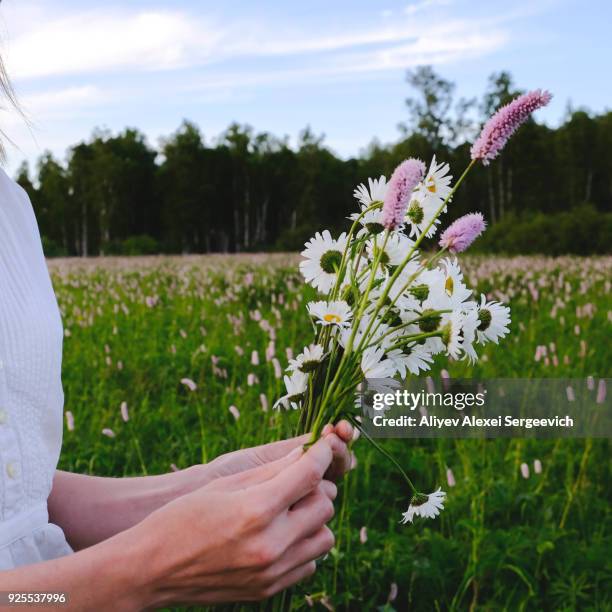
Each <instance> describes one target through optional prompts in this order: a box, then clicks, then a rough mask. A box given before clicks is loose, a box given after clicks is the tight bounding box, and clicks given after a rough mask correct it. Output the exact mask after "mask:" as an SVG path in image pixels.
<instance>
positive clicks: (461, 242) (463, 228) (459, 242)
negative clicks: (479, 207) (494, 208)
mask: <svg viewBox="0 0 612 612" xmlns="http://www.w3.org/2000/svg"><path fill="white" fill-rule="evenodd" d="M485 227H486V223H485V220H484V218H483V216H482V215H481V214H480V213H470V214H469V215H464V216H463V217H460V218H459V219H457V220H456V221H454V222H453V223H451V224H450V225H449V226H448V227H447V228H446V230H444V232H443V233H442V236H440V246H441V247H446V248H447V249H448V250H449V251H450V252H451V253H462V252H463V251H465V249H467V248H468V247H469V246H470V245H471V244H472V242H474V240H476V238H478V236H480V234H482V232H484V229H485Z"/></svg>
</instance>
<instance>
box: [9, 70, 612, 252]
mask: <svg viewBox="0 0 612 612" xmlns="http://www.w3.org/2000/svg"><path fill="white" fill-rule="evenodd" d="M407 91H408V93H409V96H408V97H407V99H406V115H405V117H404V121H403V122H402V123H400V124H399V125H398V139H397V141H396V142H394V143H390V144H383V143H381V142H378V141H374V142H372V143H370V145H369V146H368V147H366V148H365V149H364V150H363V151H361V152H360V153H359V155H358V156H356V157H353V158H350V159H342V158H340V157H338V156H337V155H336V154H335V153H334V152H333V151H332V150H331V149H330V148H329V147H327V146H326V144H325V139H324V136H323V135H318V134H316V132H315V131H314V130H313V129H312V128H311V127H306V128H305V129H304V130H303V131H302V132H301V134H300V136H299V139H298V142H297V144H296V145H295V146H293V147H292V146H290V144H289V139H288V138H287V137H278V136H275V135H273V134H270V133H266V132H257V131H255V130H254V129H253V128H252V127H251V126H249V125H241V124H238V123H232V124H231V125H230V126H229V127H228V128H227V130H226V131H225V132H224V133H223V134H221V135H220V136H218V137H216V138H214V139H213V138H209V137H205V135H204V134H202V132H201V130H200V129H199V127H198V126H197V125H196V124H195V123H193V122H191V121H188V120H184V121H183V123H182V124H181V125H180V127H179V128H178V129H177V131H176V132H175V133H174V134H172V135H170V136H168V137H167V138H163V139H161V141H160V143H159V146H158V147H154V146H152V145H151V144H150V143H149V142H147V139H146V137H145V135H144V134H143V133H142V132H140V131H139V130H138V129H136V128H126V129H125V130H124V131H123V132H121V133H119V134H116V135H114V134H112V133H109V132H108V131H105V130H99V129H97V130H94V132H93V134H92V136H91V137H90V138H89V139H88V140H87V141H84V142H81V143H78V144H76V145H74V146H72V147H71V148H70V149H69V150H68V151H67V154H66V158H65V160H59V159H56V158H55V157H54V156H53V155H52V154H50V153H45V154H43V155H42V156H41V158H40V159H39V160H38V162H37V164H36V167H35V168H30V167H28V165H27V164H25V163H24V164H23V165H22V166H21V167H20V168H19V170H18V173H17V177H16V179H17V181H18V182H19V183H20V184H21V185H22V187H23V188H24V189H25V190H26V191H27V192H28V194H29V196H30V198H31V200H32V203H33V205H34V208H35V211H36V214H37V217H38V222H39V227H40V231H41V235H42V238H43V245H44V249H45V253H46V255H47V256H49V257H53V256H92V255H113V254H122V255H131V254H153V253H210V252H245V251H279V250H280V251H287V250H297V249H300V247H301V246H302V245H303V243H304V241H305V240H306V239H308V237H309V236H311V235H312V234H313V233H314V232H315V231H317V230H319V229H322V228H332V229H337V230H338V231H339V228H341V227H343V226H344V225H345V218H346V217H347V216H348V215H349V214H350V213H351V212H353V211H354V210H355V207H356V203H355V200H354V199H353V195H352V194H353V190H354V188H355V187H356V186H357V185H358V184H359V183H360V182H363V181H365V180H367V177H378V176H380V175H381V174H385V175H387V176H389V174H390V173H391V172H392V171H393V168H394V167H395V166H396V165H397V164H398V163H399V162H400V161H402V160H403V159H405V158H406V157H412V156H417V157H420V158H421V159H423V160H425V161H426V162H427V163H429V160H430V159H431V157H432V155H436V158H437V159H438V160H444V161H447V162H449V163H450V165H451V168H452V169H453V174H454V175H455V177H457V176H458V175H459V174H460V173H461V171H462V170H463V169H464V168H465V166H466V165H467V163H468V162H469V149H470V145H469V143H470V141H471V140H472V139H473V138H474V136H475V135H476V134H477V133H478V130H479V129H480V126H481V125H482V123H483V122H484V120H485V119H486V118H487V117H488V116H490V115H491V113H492V112H494V111H495V110H496V109H497V108H499V106H501V105H503V104H505V103H507V102H508V101H509V100H510V99H511V98H512V97H514V96H515V95H517V94H519V93H522V90H521V89H519V88H518V87H517V86H516V85H515V83H514V81H513V78H512V75H511V74H510V73H508V72H505V71H502V72H499V73H494V74H492V75H491V76H490V77H489V80H488V84H487V87H486V90H485V92H484V94H483V95H482V98H481V99H475V98H474V99H465V98H457V96H456V85H455V84H454V83H452V82H450V81H448V80H446V79H444V78H442V77H441V76H440V75H439V74H437V73H436V72H435V71H434V70H433V69H432V68H431V67H429V66H422V67H419V68H417V69H415V70H413V71H408V73H407ZM400 119H401V118H400ZM474 211H481V212H482V213H483V214H484V215H485V218H486V220H487V223H488V225H489V229H488V231H487V232H486V234H485V236H484V237H483V238H481V239H480V240H479V241H478V242H477V243H476V245H475V246H476V249H477V250H481V251H487V252H496V253H506V254H515V253H546V254H551V255H562V254H570V253H571V254H578V255H589V254H594V253H606V252H609V251H610V242H611V240H610V237H611V236H612V212H611V211H612V111H606V112H603V113H601V114H598V115H596V114H593V113H591V112H589V111H588V110H585V109H581V108H576V109H575V108H571V107H569V106H568V108H567V110H566V113H565V116H564V118H563V120H562V121H561V122H560V125H559V126H558V127H555V128H552V127H548V126H546V125H543V124H540V123H538V122H537V121H530V123H529V124H527V125H526V126H525V127H524V128H522V129H521V130H520V131H519V132H518V133H517V135H516V136H515V137H514V138H513V139H512V140H511V141H510V143H509V145H508V146H507V147H506V149H505V150H504V151H503V153H502V155H501V156H500V157H499V158H498V159H497V160H496V161H495V162H493V163H492V164H491V165H490V166H489V167H486V168H485V167H479V168H478V169H477V170H476V171H475V172H474V173H473V175H472V176H471V178H470V181H469V182H468V183H467V184H466V185H465V187H462V189H460V190H459V191H458V193H457V195H456V197H455V200H454V201H453V203H452V206H451V207H450V219H453V218H456V217H458V216H460V215H462V214H465V213H466V212H474Z"/></svg>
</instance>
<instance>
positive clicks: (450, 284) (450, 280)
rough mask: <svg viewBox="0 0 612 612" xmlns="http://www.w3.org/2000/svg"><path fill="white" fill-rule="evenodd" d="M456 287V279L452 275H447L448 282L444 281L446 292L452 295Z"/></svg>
mask: <svg viewBox="0 0 612 612" xmlns="http://www.w3.org/2000/svg"><path fill="white" fill-rule="evenodd" d="M454 289H455V281H454V280H453V277H452V276H449V277H447V279H446V282H445V283H444V290H445V291H446V294H447V295H449V296H451V295H453V290H454Z"/></svg>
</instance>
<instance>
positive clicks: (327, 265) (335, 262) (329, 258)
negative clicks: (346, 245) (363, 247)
mask: <svg viewBox="0 0 612 612" xmlns="http://www.w3.org/2000/svg"><path fill="white" fill-rule="evenodd" d="M341 262H342V253H341V252H340V251H326V252H325V253H323V255H322V256H321V269H322V270H323V271H324V272H327V273H328V274H334V273H335V272H336V270H338V268H339V267H340V263H341Z"/></svg>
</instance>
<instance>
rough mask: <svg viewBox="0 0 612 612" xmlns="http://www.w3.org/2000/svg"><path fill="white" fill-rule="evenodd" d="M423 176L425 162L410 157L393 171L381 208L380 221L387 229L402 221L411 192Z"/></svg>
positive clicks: (391, 228)
mask: <svg viewBox="0 0 612 612" xmlns="http://www.w3.org/2000/svg"><path fill="white" fill-rule="evenodd" d="M424 176H425V164H424V163H423V162H422V161H421V160H420V159H414V158H412V157H411V158H410V159H407V160H405V161H403V162H402V163H401V164H400V165H399V166H398V167H397V168H396V169H395V170H394V171H393V174H392V175H391V178H390V179H389V183H388V187H387V193H386V195H385V201H384V202H383V209H382V223H383V225H384V226H385V227H386V228H387V229H388V230H394V229H395V228H396V227H398V226H399V225H401V224H402V223H403V222H404V216H405V214H406V209H407V208H408V203H409V202H410V197H411V196H412V192H413V191H414V188H415V187H416V186H417V185H418V184H419V183H420V182H421V181H422V180H423V177H424Z"/></svg>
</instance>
